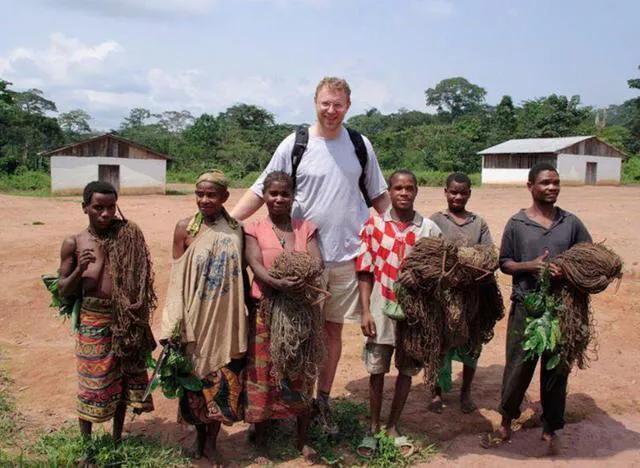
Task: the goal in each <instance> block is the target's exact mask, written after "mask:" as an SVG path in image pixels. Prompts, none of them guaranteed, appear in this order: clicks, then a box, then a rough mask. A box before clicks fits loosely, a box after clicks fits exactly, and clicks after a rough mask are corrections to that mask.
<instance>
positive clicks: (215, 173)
mask: <svg viewBox="0 0 640 468" xmlns="http://www.w3.org/2000/svg"><path fill="white" fill-rule="evenodd" d="M200 182H211V183H212V184H215V185H217V186H219V187H222V188H223V189H225V190H226V189H228V188H229V181H228V180H227V177H226V176H225V175H224V172H222V171H220V170H218V169H211V170H210V171H207V172H203V173H202V174H200V175H199V176H198V179H197V180H196V186H197V185H198V184H199V183H200ZM221 215H222V217H223V218H224V219H225V220H226V221H227V223H228V224H229V227H231V229H238V228H239V227H240V223H238V221H237V220H236V219H235V218H232V217H231V215H230V214H229V212H228V211H227V209H226V208H225V207H224V206H223V207H222V210H221ZM203 223H204V216H203V215H202V213H201V212H200V211H198V212H197V213H196V214H195V215H194V216H193V217H192V218H191V220H190V221H189V224H188V225H187V233H188V234H189V235H190V236H192V237H195V236H196V235H198V232H199V231H200V228H201V227H202V224H203Z"/></svg>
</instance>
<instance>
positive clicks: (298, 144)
mask: <svg viewBox="0 0 640 468" xmlns="http://www.w3.org/2000/svg"><path fill="white" fill-rule="evenodd" d="M345 128H346V129H347V132H349V138H351V143H353V148H354V149H355V150H356V156H358V162H359V163H360V167H361V168H362V172H361V173H360V179H358V185H359V187H360V192H362V197H363V198H364V201H365V203H366V204H367V207H370V206H371V199H370V198H369V194H368V193H367V187H366V185H365V182H364V180H365V176H366V172H365V169H366V167H367V160H368V154H367V147H366V146H365V144H364V140H363V138H362V135H360V134H359V133H358V132H356V131H355V130H353V129H352V128H348V127H345ZM307 143H309V127H305V126H304V125H301V126H299V127H298V128H297V129H296V140H295V143H294V145H293V149H292V150H291V178H292V179H293V193H294V195H295V193H296V174H297V172H298V166H299V165H300V161H301V160H302V155H303V154H304V152H305V151H306V150H307Z"/></svg>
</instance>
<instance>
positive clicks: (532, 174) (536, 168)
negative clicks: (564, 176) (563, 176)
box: [529, 162, 558, 184]
mask: <svg viewBox="0 0 640 468" xmlns="http://www.w3.org/2000/svg"><path fill="white" fill-rule="evenodd" d="M542 171H553V172H555V173H556V174H558V169H556V167H555V166H554V165H553V164H550V163H547V162H540V163H537V164H534V165H533V167H532V168H531V169H530V170H529V182H531V183H532V184H534V183H535V182H536V178H537V177H538V174H540V173H541V172H542Z"/></svg>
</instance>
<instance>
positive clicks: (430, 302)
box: [396, 237, 504, 388]
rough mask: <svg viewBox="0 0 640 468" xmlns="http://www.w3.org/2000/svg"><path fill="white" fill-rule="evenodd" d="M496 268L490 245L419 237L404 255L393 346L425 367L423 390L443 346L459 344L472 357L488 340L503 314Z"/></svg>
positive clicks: (434, 376) (434, 375) (433, 378)
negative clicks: (398, 331)
mask: <svg viewBox="0 0 640 468" xmlns="http://www.w3.org/2000/svg"><path fill="white" fill-rule="evenodd" d="M497 269H498V255H497V251H496V249H495V247H493V246H483V245H478V246H474V247H460V246H457V245H456V244H454V243H452V242H449V241H447V240H445V239H443V238H435V237H428V238H424V239H420V240H419V241H418V242H416V245H415V246H414V247H413V249H412V251H411V253H410V254H409V255H408V256H407V257H406V258H405V259H404V261H403V263H402V267H401V270H400V273H399V276H398V281H397V283H396V293H397V300H398V303H399V304H400V305H401V307H402V309H403V311H404V313H405V315H406V326H404V325H403V326H402V329H403V332H402V335H403V339H402V340H401V342H400V343H398V346H401V347H402V351H403V352H404V353H406V354H407V355H408V356H410V357H411V358H413V359H415V360H416V361H418V362H420V363H421V364H422V365H423V366H424V369H425V373H424V379H425V383H426V384H427V387H428V388H432V387H433V385H434V384H435V382H436V380H437V376H438V372H439V370H440V367H441V366H442V360H443V357H444V355H445V354H446V352H447V350H449V349H450V348H452V347H456V346H464V347H465V349H467V350H468V351H469V353H471V354H472V355H476V356H477V355H478V354H479V352H480V349H481V347H482V345H483V344H484V343H487V342H489V341H490V340H491V339H492V338H493V328H494V326H495V324H496V322H497V321H498V320H500V319H501V318H502V317H503V316H504V303H503V301H502V295H501V294H500V288H499V287H498V285H497V282H496V279H495V275H494V272H495V270H497Z"/></svg>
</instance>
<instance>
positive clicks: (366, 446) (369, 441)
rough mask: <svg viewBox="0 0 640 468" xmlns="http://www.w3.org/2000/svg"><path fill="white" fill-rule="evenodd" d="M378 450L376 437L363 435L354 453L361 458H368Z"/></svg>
mask: <svg viewBox="0 0 640 468" xmlns="http://www.w3.org/2000/svg"><path fill="white" fill-rule="evenodd" d="M376 450H378V439H376V438H375V437H373V436H370V435H368V436H364V437H363V438H362V441H360V444H359V445H358V448H356V453H357V454H358V455H359V456H361V457H362V458H366V459H369V458H371V457H373V456H374V455H375V453H376Z"/></svg>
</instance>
